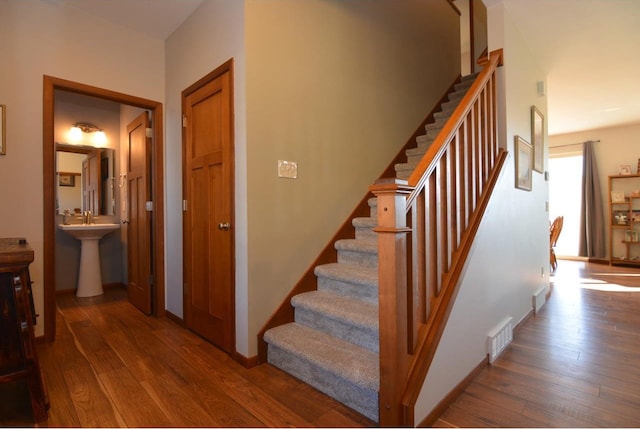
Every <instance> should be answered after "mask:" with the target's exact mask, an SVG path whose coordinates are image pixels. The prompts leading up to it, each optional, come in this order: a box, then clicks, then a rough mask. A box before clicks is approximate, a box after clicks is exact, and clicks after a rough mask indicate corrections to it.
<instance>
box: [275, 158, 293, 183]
mask: <svg viewBox="0 0 640 429" xmlns="http://www.w3.org/2000/svg"><path fill="white" fill-rule="evenodd" d="M278 177H285V178H287V179H295V178H297V177H298V163H296V162H295V161H283V160H281V159H279V160H278Z"/></svg>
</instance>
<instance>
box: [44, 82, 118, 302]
mask: <svg viewBox="0 0 640 429" xmlns="http://www.w3.org/2000/svg"><path fill="white" fill-rule="evenodd" d="M76 122H89V123H92V124H94V125H96V126H98V127H99V128H102V129H103V130H104V132H105V134H106V136H107V143H106V145H104V146H103V147H105V148H110V149H113V150H115V151H116V154H118V153H119V152H120V105H119V104H118V103H113V102H111V101H106V100H100V99H96V98H93V97H87V96H84V95H80V94H73V93H70V92H66V91H56V92H55V101H54V139H55V141H56V142H57V143H69V142H70V140H69V138H68V131H69V129H70V127H71V125H72V124H74V123H76ZM91 138H92V134H86V133H84V134H83V140H82V141H81V142H79V144H82V145H87V146H90V145H92V144H93V143H92V141H91ZM63 155H64V156H65V157H66V158H67V160H68V158H69V157H70V156H72V157H73V156H75V157H76V158H77V157H78V155H76V154H70V153H63ZM115 158H116V165H115V171H116V172H117V171H119V168H120V165H119V164H120V163H119V162H118V158H119V156H118V155H116V157H115ZM78 167H79V171H82V166H81V160H77V161H76V166H75V168H74V167H73V166H64V167H63V166H62V165H58V167H57V171H69V169H73V170H74V171H75V169H78ZM80 182H81V180H80V176H78V177H77V178H76V188H78V189H79V188H80ZM62 189H64V188H59V191H60V190H62ZM118 192H119V189H118V188H117V186H116V201H118ZM58 204H59V207H60V211H62V210H64V209H65V208H71V209H73V207H66V206H64V205H61V199H60V198H58ZM62 217H63V215H62V214H58V215H57V220H56V224H60V223H62V222H63V218H62ZM79 221H80V219H74V220H72V222H79ZM96 222H97V223H120V216H119V213H118V211H116V215H115V216H104V215H100V216H98V217H96ZM123 244H124V243H123V242H122V240H121V237H120V234H119V233H115V232H114V233H110V234H108V235H106V236H105V237H104V238H103V239H102V240H100V266H101V272H102V283H103V284H120V283H123V277H122V266H123V264H122V249H123ZM55 254H56V291H64V290H73V289H75V288H76V285H77V281H78V267H79V265H80V241H79V240H76V239H75V238H73V237H71V236H70V235H69V234H67V233H65V232H64V231H61V230H59V229H56V248H55Z"/></svg>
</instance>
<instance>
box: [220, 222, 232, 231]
mask: <svg viewBox="0 0 640 429" xmlns="http://www.w3.org/2000/svg"><path fill="white" fill-rule="evenodd" d="M230 227H231V225H229V222H224V223H223V222H221V223H219V224H218V229H220V230H222V231H228V230H229V228H230Z"/></svg>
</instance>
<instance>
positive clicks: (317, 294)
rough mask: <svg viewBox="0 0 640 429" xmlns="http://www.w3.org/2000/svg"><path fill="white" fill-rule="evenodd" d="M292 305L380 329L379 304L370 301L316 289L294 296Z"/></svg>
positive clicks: (353, 323)
mask: <svg viewBox="0 0 640 429" xmlns="http://www.w3.org/2000/svg"><path fill="white" fill-rule="evenodd" d="M291 305H293V306H294V307H295V308H296V310H298V309H299V308H304V309H308V310H311V311H313V312H315V313H323V314H324V315H325V316H326V317H328V318H330V319H334V320H340V321H343V322H348V323H349V324H352V325H354V326H358V327H364V328H367V329H371V330H377V329H378V306H377V305H376V304H372V303H370V302H365V301H362V300H359V299H353V298H349V297H345V296H340V295H336V294H334V293H330V292H324V291H320V290H315V291H311V292H305V293H301V294H298V295H296V296H294V297H293V298H291Z"/></svg>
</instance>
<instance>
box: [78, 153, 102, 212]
mask: <svg viewBox="0 0 640 429" xmlns="http://www.w3.org/2000/svg"><path fill="white" fill-rule="evenodd" d="M82 199H83V204H82V208H83V210H84V211H90V212H91V213H93V214H94V215H96V216H97V215H99V214H100V204H99V202H100V150H99V149H96V150H94V151H91V152H89V153H88V154H87V158H86V159H85V160H84V161H82Z"/></svg>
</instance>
